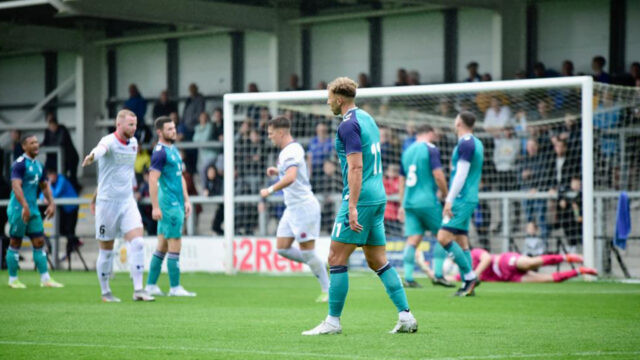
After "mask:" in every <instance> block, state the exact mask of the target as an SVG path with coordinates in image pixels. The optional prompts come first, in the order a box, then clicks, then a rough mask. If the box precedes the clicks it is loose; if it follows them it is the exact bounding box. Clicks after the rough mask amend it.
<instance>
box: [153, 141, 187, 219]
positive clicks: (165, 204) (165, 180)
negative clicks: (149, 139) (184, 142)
mask: <svg viewBox="0 0 640 360" xmlns="http://www.w3.org/2000/svg"><path fill="white" fill-rule="evenodd" d="M182 166H183V165H182V158H181V157H180V152H179V151H178V149H176V147H175V146H173V145H164V144H160V143H158V145H156V147H155V148H154V149H153V154H151V170H155V171H159V172H160V178H159V179H158V183H159V186H158V202H159V204H160V209H163V210H164V209H169V208H173V207H176V206H179V207H180V208H184V194H183V193H182Z"/></svg>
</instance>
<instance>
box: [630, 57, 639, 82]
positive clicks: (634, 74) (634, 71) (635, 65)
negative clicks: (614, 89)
mask: <svg viewBox="0 0 640 360" xmlns="http://www.w3.org/2000/svg"><path fill="white" fill-rule="evenodd" d="M629 74H630V75H631V78H632V79H633V85H635V82H636V81H637V80H639V79H640V62H632V63H631V66H630V67H629ZM633 85H632V86H633Z"/></svg>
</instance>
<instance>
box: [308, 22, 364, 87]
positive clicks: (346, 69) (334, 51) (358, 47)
mask: <svg viewBox="0 0 640 360" xmlns="http://www.w3.org/2000/svg"><path fill="white" fill-rule="evenodd" d="M361 72H365V73H368V72H369V23H368V22H367V21H366V20H349V21H344V22H331V23H323V24H317V25H314V26H313V27H312V28H311V85H312V87H313V88H315V87H316V85H317V84H318V82H320V81H326V82H330V81H331V80H333V79H335V78H336V77H339V76H348V77H350V78H352V79H354V80H356V79H357V78H358V74H359V73H361Z"/></svg>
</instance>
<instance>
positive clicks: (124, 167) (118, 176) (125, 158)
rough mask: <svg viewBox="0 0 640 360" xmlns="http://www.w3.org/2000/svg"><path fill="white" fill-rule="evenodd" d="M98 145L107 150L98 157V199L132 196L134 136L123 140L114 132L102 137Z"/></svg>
mask: <svg viewBox="0 0 640 360" xmlns="http://www.w3.org/2000/svg"><path fill="white" fill-rule="evenodd" d="M98 146H100V147H103V148H104V149H105V150H106V151H107V152H106V153H105V154H104V155H103V156H102V157H100V158H99V159H98V197H97V199H98V200H117V201H126V200H129V198H133V185H134V183H133V181H134V179H135V175H134V171H133V164H134V163H135V162H136V156H137V154H138V140H136V138H135V137H132V138H131V139H129V141H126V142H123V141H122V140H120V139H119V138H118V137H117V136H116V135H115V133H112V134H109V135H107V136H105V137H103V138H102V139H101V140H100V142H99V143H98Z"/></svg>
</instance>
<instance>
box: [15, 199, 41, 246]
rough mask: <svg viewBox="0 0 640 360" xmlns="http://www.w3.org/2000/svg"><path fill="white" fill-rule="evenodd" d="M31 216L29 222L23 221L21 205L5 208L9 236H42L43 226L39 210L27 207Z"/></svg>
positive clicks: (20, 237) (18, 237) (16, 237)
mask: <svg viewBox="0 0 640 360" xmlns="http://www.w3.org/2000/svg"><path fill="white" fill-rule="evenodd" d="M29 210H30V212H31V216H30V217H29V222H28V223H26V224H25V223H24V221H22V206H19V207H15V208H11V207H8V208H7V217H8V220H9V236H10V237H12V238H14V239H22V238H24V236H25V235H27V236H29V238H31V239H33V238H37V237H41V236H44V226H42V216H41V215H40V210H39V209H38V208H37V207H36V208H29Z"/></svg>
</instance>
